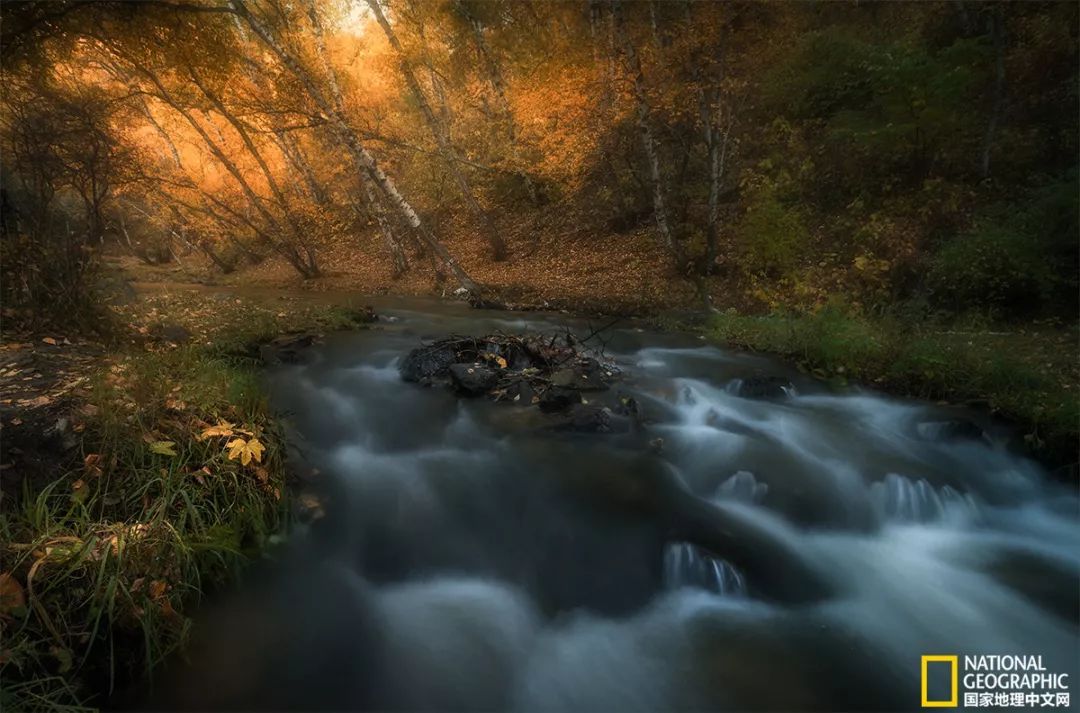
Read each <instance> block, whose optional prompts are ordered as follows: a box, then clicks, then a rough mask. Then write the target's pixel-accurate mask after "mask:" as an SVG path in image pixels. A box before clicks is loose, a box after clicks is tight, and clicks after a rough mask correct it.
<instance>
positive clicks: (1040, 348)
mask: <svg viewBox="0 0 1080 713" xmlns="http://www.w3.org/2000/svg"><path fill="white" fill-rule="evenodd" d="M523 239H524V238H522V240H523ZM371 247H372V249H377V246H371ZM339 249H341V250H343V251H345V253H344V254H343V255H342V256H339V257H341V261H340V262H339V263H338V264H342V265H349V266H356V267H354V268H350V270H351V271H349V272H342V273H338V274H336V275H332V276H327V277H325V278H320V279H317V280H309V281H299V280H297V279H295V278H294V277H292V276H291V275H290V274H289V273H288V270H287V269H286V268H285V266H281V265H277V266H275V265H274V263H273V262H272V261H271V262H268V263H267V264H265V265H260V266H257V267H255V268H253V269H245V270H244V271H242V272H240V273H238V274H234V275H229V276H220V275H218V276H217V277H216V278H214V277H212V275H213V273H212V271H209V270H203V269H197V268H196V267H195V266H194V264H192V265H190V266H189V268H187V269H184V268H179V267H178V266H175V265H174V266H170V267H160V266H159V267H156V268H154V267H149V266H146V265H145V264H142V263H138V262H137V261H135V260H134V259H133V258H125V260H124V262H123V264H122V267H123V269H124V271H125V273H126V274H129V275H137V276H141V277H142V278H143V279H166V278H167V279H171V280H187V281H192V280H206V279H210V280H211V281H218V282H221V283H222V286H223V287H225V286H235V287H240V286H243V287H242V289H250V288H256V289H266V290H273V289H289V290H292V291H300V290H303V291H305V292H307V291H311V292H321V293H329V292H338V293H340V294H341V295H345V294H349V293H350V291H359V292H361V293H367V294H379V295H383V296H385V297H390V296H392V295H410V296H413V295H428V296H431V295H432V294H435V295H436V296H438V292H434V293H433V290H432V285H431V283H430V276H427V277H421V274H423V273H422V271H421V274H416V275H413V276H411V277H408V278H406V279H403V280H398V281H395V280H393V279H392V278H391V276H390V275H389V273H386V274H383V273H381V272H379V271H380V270H381V268H379V267H377V266H372V265H368V264H366V263H365V262H364V261H362V260H358V259H357V256H356V252H355V248H354V247H351V246H341V247H340V248H339ZM626 251H627V254H628V255H630V257H628V258H627V260H629V263H628V264H627V265H614V264H605V263H604V262H603V258H602V256H603V255H604V250H603V249H602V248H597V247H596V246H590V247H588V249H584V248H583V253H586V254H588V255H591V256H592V257H591V258H590V259H589V260H587V261H585V262H584V263H573V261H571V262H572V263H573V264H572V265H570V266H564V267H562V268H560V269H555V267H553V266H551V265H547V262H549V261H550V260H552V259H554V257H553V254H552V255H549V254H547V253H543V252H537V253H534V254H529V255H525V256H522V257H520V258H519V259H518V260H517V261H515V260H511V261H510V263H509V264H507V263H504V264H502V266H501V267H498V266H496V267H493V268H491V269H492V270H493V274H492V275H488V274H486V273H485V278H490V277H492V276H494V275H498V276H499V277H498V278H497V281H496V283H495V284H496V285H497V286H498V287H499V289H500V290H502V291H503V292H504V294H505V296H506V298H507V299H508V300H510V301H511V302H513V303H514V304H515V306H516V307H517V308H520V309H537V310H545V309H548V310H565V311H568V312H572V313H575V314H596V315H610V316H637V317H643V318H647V319H650V320H654V321H656V322H657V323H658V324H660V325H664V326H674V327H677V328H685V329H693V330H701V331H702V333H703V334H704V335H705V336H706V337H708V338H710V339H713V340H716V341H717V342H719V343H721V344H725V345H729V346H734V347H737V348H742V349H750V350H754V351H761V352H767V353H772V354H776V355H779V356H783V357H786V358H791V359H794V360H795V361H797V362H799V363H801V364H802V365H803V366H804V368H805V369H806V370H807V371H808V372H814V373H816V374H817V375H818V376H819V377H820V378H823V379H826V380H829V381H832V382H834V383H836V384H838V385H839V384H846V383H849V382H850V383H855V384H863V385H866V386H868V387H871V388H874V389H877V390H880V391H884V392H886V393H890V394H895V395H898V396H906V397H910V398H919V399H929V400H934V401H947V402H949V403H955V404H960V405H970V406H973V407H975V408H981V409H986V410H988V411H990V412H991V413H993V414H994V415H996V416H999V417H1001V418H1002V419H1004V420H1006V421H1008V422H1009V423H1010V424H1011V425H1012V426H1013V428H1014V429H1015V430H1017V431H1018V432H1019V434H1020V437H1021V439H1022V442H1021V443H1020V444H1019V445H1020V447H1022V448H1023V449H1024V450H1026V451H1027V452H1028V453H1030V454H1031V455H1032V456H1033V457H1035V458H1037V459H1038V460H1040V461H1042V462H1043V463H1045V464H1047V465H1048V466H1049V467H1050V468H1051V469H1052V470H1057V469H1061V468H1064V469H1065V473H1066V476H1065V477H1066V479H1068V480H1072V481H1076V480H1077V455H1078V451H1080V360H1078V359H1077V354H1078V352H1080V325H1077V324H1075V323H1074V324H1068V323H1062V322H1061V321H1057V320H1044V321H1041V322H1038V323H1031V324H1025V325H1019V324H1017V323H1001V322H993V321H988V320H979V321H975V320H972V319H963V318H948V317H944V316H938V317H933V316H929V317H928V316H927V315H926V314H924V313H919V314H917V315H915V316H907V317H904V316H894V317H879V318H869V317H866V316H864V315H861V314H859V313H858V311H857V310H855V309H846V308H843V307H836V306H826V307H824V308H819V309H817V310H813V309H802V310H798V311H795V310H792V311H790V312H784V311H781V310H780V308H776V307H774V308H772V309H770V308H769V307H768V306H767V305H765V304H763V303H761V302H760V301H758V300H756V299H754V298H753V297H752V296H751V295H750V294H748V291H747V289H746V285H742V284H741V283H739V282H738V281H737V280H732V279H730V278H729V279H727V280H724V279H721V278H718V277H714V278H711V279H710V281H709V286H710V287H709V289H710V293H711V296H712V299H713V303H714V305H715V306H716V307H717V309H718V311H719V315H717V316H714V317H708V316H705V315H704V313H702V312H701V309H700V300H699V298H698V297H697V296H696V295H695V293H694V291H693V289H691V287H690V286H689V284H688V283H684V281H672V280H671V279H670V276H665V275H664V274H662V272H663V271H659V270H653V271H648V270H644V269H642V267H643V266H644V265H647V264H650V261H660V262H656V263H655V264H661V263H662V260H663V255H662V254H659V253H658V252H657V253H656V254H654V253H653V252H650V251H655V246H654V245H653V244H652V243H650V242H648V241H647V240H645V239H643V240H637V239H636V238H631V239H630V240H629V246H628V247H627V248H626ZM367 262H368V263H378V261H367ZM477 262H478V264H482V263H483V262H484V261H483V260H482V259H480V256H477ZM518 263H520V264H521V265H530V264H534V263H535V264H536V265H540V264H543V265H544V267H543V269H542V270H540V273H542V274H544V275H551V274H554V275H556V276H557V277H556V278H554V279H556V280H557V284H555V285H549V284H547V282H545V283H544V284H539V283H538V282H537V280H536V278H535V277H534V276H533V274H534V273H530V272H529V271H528V270H524V271H522V268H521V266H520V265H519V266H518V267H514V265H517V264H518ZM489 265H490V263H489ZM534 266H535V265H534ZM538 269H539V268H538ZM540 273H535V274H540ZM550 279H552V278H549V277H545V280H550ZM425 280H427V282H425ZM665 280H666V284H667V285H668V288H669V289H668V290H667V291H666V292H665V291H664V290H663V289H660V288H659V287H658V286H659V285H661V284H664V282H665ZM568 285H572V286H573V287H572V289H570V288H569V287H568ZM561 289H570V291H569V292H568V293H567V294H566V295H564V296H563V297H562V298H559V297H557V296H555V295H556V293H557V291H558V290H561ZM635 289H636V290H639V291H640V292H641V295H639V296H634V295H633V294H632V293H633V292H634V290H635ZM827 304H828V303H827Z"/></svg>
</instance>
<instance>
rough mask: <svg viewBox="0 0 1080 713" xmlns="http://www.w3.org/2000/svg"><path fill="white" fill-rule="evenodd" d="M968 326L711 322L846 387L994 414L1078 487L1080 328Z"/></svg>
mask: <svg viewBox="0 0 1080 713" xmlns="http://www.w3.org/2000/svg"><path fill="white" fill-rule="evenodd" d="M999 329H1000V328H983V329H973V328H970V327H969V328H968V329H964V328H962V327H958V326H957V325H955V324H953V325H948V324H935V323H933V322H922V323H915V322H904V321H900V320H885V319H877V320H874V319H868V318H865V317H860V316H856V315H852V314H850V313H845V312H844V311H842V310H840V309H825V310H822V311H821V312H818V313H816V314H813V315H776V314H774V315H766V316H745V315H739V314H734V313H730V312H729V313H723V314H720V315H717V316H715V317H713V318H711V319H710V320H709V321H708V323H707V326H706V327H705V328H704V331H705V334H707V335H708V336H709V337H710V338H711V339H713V340H715V341H718V342H720V343H722V344H726V345H730V346H735V347H738V348H741V349H748V350H752V351H760V352H767V353H770V354H777V355H780V356H783V357H786V358H789V359H793V360H795V361H796V362H797V363H798V364H799V366H800V368H801V369H803V370H804V371H807V372H808V373H811V374H813V375H815V376H817V377H818V378H821V379H824V380H827V381H830V382H832V383H834V384H836V385H838V386H844V385H847V384H849V383H853V384H863V385H866V386H870V387H872V388H874V389H877V390H880V391H884V392H886V393H889V394H895V395H900V396H907V397H911V398H917V399H926V400H932V401H942V402H948V403H952V404H959V405H965V406H970V407H974V408H978V409H985V410H988V411H990V412H991V413H992V414H994V415H995V416H998V417H1000V418H1002V419H1004V420H1006V421H1008V422H1009V423H1010V424H1011V425H1012V426H1013V427H1014V428H1016V429H1017V431H1018V435H1019V438H1020V439H1021V444H1019V445H1021V447H1022V448H1023V449H1024V450H1026V451H1027V452H1029V453H1030V454H1031V455H1032V456H1033V457H1035V458H1037V459H1038V460H1041V461H1042V462H1044V463H1046V464H1047V465H1048V466H1049V467H1050V468H1051V469H1052V470H1055V471H1057V474H1058V475H1059V476H1060V477H1061V478H1062V479H1063V480H1067V481H1070V482H1073V483H1075V482H1076V478H1077V465H1076V462H1077V451H1078V444H1080V364H1078V361H1077V358H1076V355H1077V345H1078V343H1080V342H1078V332H1077V330H1076V328H1075V327H1073V328H1071V329H1065V328H1061V327H1052V326H1049V325H1037V326H1034V327H1029V328H1025V329H1014V330H1011V331H999Z"/></svg>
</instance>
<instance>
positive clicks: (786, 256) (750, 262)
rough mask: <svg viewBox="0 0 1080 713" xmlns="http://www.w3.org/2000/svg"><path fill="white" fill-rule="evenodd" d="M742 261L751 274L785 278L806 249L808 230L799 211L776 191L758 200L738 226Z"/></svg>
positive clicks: (762, 195) (763, 194)
mask: <svg viewBox="0 0 1080 713" xmlns="http://www.w3.org/2000/svg"><path fill="white" fill-rule="evenodd" d="M738 236H739V246H740V250H739V252H740V262H741V264H742V266H743V268H744V269H745V270H746V271H747V272H750V273H759V274H760V273H769V274H776V275H783V274H786V273H788V272H790V271H791V269H792V268H793V267H795V264H796V263H797V261H798V259H799V256H800V254H801V253H802V252H803V249H804V248H805V247H806V242H807V241H806V228H805V227H804V225H803V219H802V215H801V214H800V212H799V211H798V209H796V208H794V207H791V206H788V205H785V204H784V203H782V202H781V201H780V200H778V199H777V197H776V195H775V194H774V193H773V192H772V191H763V192H762V193H761V194H760V195H759V196H758V197H757V198H755V199H754V200H753V201H752V202H751V204H750V208H749V209H748V210H747V211H746V214H745V215H744V216H743V218H742V220H741V221H740V223H739V227H738Z"/></svg>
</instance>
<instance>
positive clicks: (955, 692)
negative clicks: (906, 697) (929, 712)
mask: <svg viewBox="0 0 1080 713" xmlns="http://www.w3.org/2000/svg"><path fill="white" fill-rule="evenodd" d="M929 663H948V664H952V698H950V699H949V700H947V701H931V700H929V699H928V698H927V695H926V669H927V664H929ZM959 679H960V657H959V656H955V655H954V656H945V655H940V656H923V657H922V707H923V708H956V706H957V705H958V704H959V701H960V693H959V686H958V684H959Z"/></svg>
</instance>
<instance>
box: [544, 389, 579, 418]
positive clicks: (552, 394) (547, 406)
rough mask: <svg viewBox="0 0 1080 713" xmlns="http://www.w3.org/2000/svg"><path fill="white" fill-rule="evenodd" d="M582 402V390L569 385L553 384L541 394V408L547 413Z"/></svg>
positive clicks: (562, 409)
mask: <svg viewBox="0 0 1080 713" xmlns="http://www.w3.org/2000/svg"><path fill="white" fill-rule="evenodd" d="M580 403H581V392H580V391H578V390H577V389H573V388H570V387H568V386H552V387H550V388H549V389H548V390H547V391H545V392H544V393H543V394H541V395H540V404H539V405H540V410H541V411H544V412H546V413H553V412H555V411H564V410H566V409H568V408H570V407H571V406H573V405H574V404H580Z"/></svg>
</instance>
